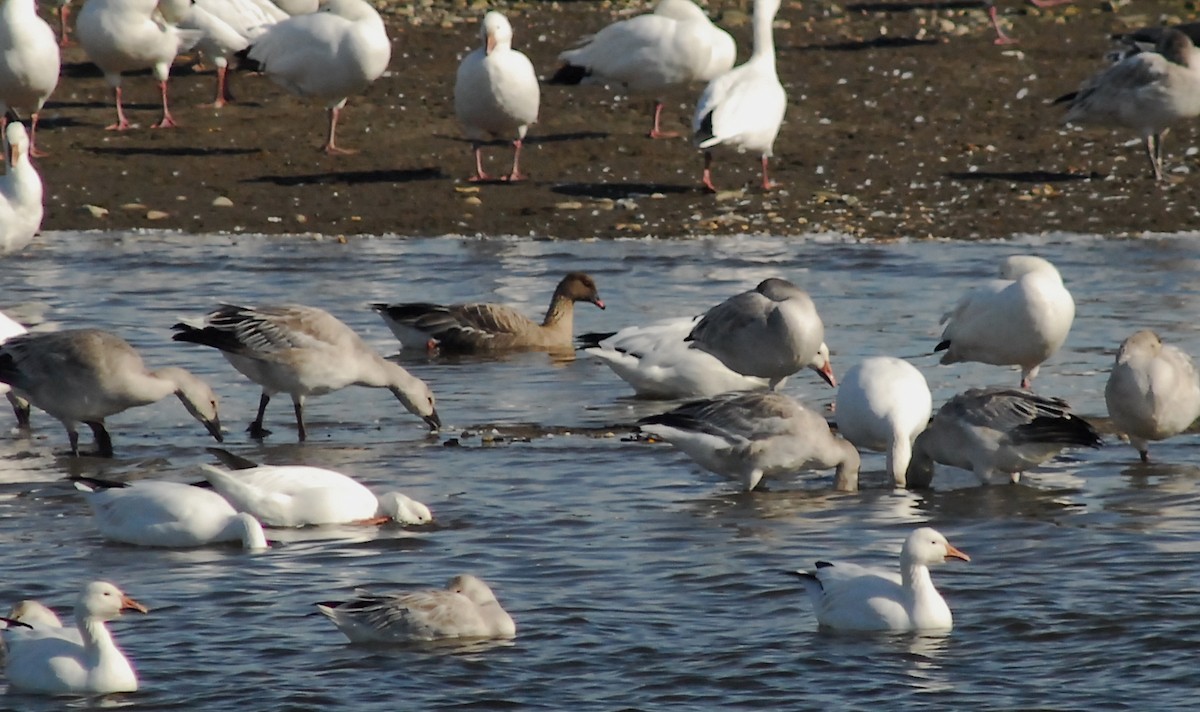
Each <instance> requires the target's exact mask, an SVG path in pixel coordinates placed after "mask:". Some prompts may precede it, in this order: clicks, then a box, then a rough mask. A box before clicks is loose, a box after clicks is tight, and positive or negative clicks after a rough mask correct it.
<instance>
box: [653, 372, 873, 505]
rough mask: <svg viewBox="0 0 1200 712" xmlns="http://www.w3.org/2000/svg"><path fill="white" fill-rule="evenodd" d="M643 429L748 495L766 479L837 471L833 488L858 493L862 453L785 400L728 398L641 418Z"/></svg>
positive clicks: (758, 396) (762, 396)
mask: <svg viewBox="0 0 1200 712" xmlns="http://www.w3.org/2000/svg"><path fill="white" fill-rule="evenodd" d="M637 424H638V428H639V429H640V430H641V431H642V432H645V433H650V434H651V435H655V436H658V437H660V438H662V439H663V440H666V441H667V442H669V443H671V444H672V445H674V446H676V447H678V448H679V449H680V450H682V451H683V452H684V454H686V455H687V456H688V457H690V458H692V459H693V460H695V461H696V462H697V463H699V464H700V465H701V466H702V467H704V468H705V469H708V470H711V471H713V472H716V473H717V474H721V475H727V476H732V477H737V478H738V480H739V481H740V482H741V485H742V487H743V488H744V489H745V490H746V491H747V492H749V491H751V490H753V489H754V488H755V487H757V486H758V484H759V482H761V481H762V478H763V477H764V476H767V475H776V474H783V473H789V472H802V471H806V470H824V469H828V468H830V467H835V468H837V469H836V471H835V472H834V487H835V488H837V489H839V490H845V491H853V490H856V489H858V469H859V464H860V459H859V456H858V451H857V450H855V449H854V446H853V445H851V444H850V443H849V442H847V441H845V440H843V439H842V438H839V437H838V436H836V435H834V434H833V433H832V432H831V431H830V430H829V424H828V423H826V422H825V418H823V417H821V416H820V415H819V414H817V413H814V412H812V411H811V410H809V409H807V408H805V407H804V406H802V405H800V404H799V403H797V402H796V401H794V400H792V399H791V398H788V397H787V396H785V395H781V394H779V393H775V392H773V391H767V392H762V393H727V394H725V395H722V396H717V397H716V398H711V399H706V400H698V401H692V402H691V403H686V404H684V405H682V406H680V407H678V408H676V409H675V410H672V411H670V412H667V413H662V414H660V415H652V416H649V417H647V418H642V419H641V420H639V421H638V422H637Z"/></svg>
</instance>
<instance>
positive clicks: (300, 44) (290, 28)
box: [90, 0, 392, 154]
mask: <svg viewBox="0 0 1200 712" xmlns="http://www.w3.org/2000/svg"><path fill="white" fill-rule="evenodd" d="M90 1H92V2H94V1H95V0H90ZM247 56H248V58H249V59H251V60H253V61H254V62H257V63H258V65H259V67H260V68H261V70H262V71H263V72H264V73H265V74H266V75H267V76H268V77H270V78H271V80H272V81H274V82H275V83H276V84H278V85H280V86H281V87H283V88H284V89H287V90H288V91H289V92H291V93H292V94H295V95H297V96H301V97H306V98H311V99H315V100H317V101H323V102H325V105H326V106H327V107H328V108H329V135H328V137H327V138H326V140H325V145H324V146H322V147H321V150H323V151H324V152H325V153H327V154H339V153H354V152H355V151H352V150H349V149H345V148H341V147H339V146H338V145H337V142H336V140H335V138H336V134H337V122H338V116H339V114H340V113H341V111H342V107H343V106H345V105H346V99H347V98H348V97H350V96H351V95H353V94H361V93H363V92H364V91H366V90H367V88H368V87H369V86H371V83H372V82H374V81H375V80H376V79H378V78H379V77H380V76H382V75H383V72H384V70H386V69H387V66H388V62H389V61H390V60H391V58H392V43H391V40H389V39H388V36H387V30H386V29H385V28H384V25H383V18H381V17H380V16H379V13H378V12H376V11H375V8H373V7H371V6H370V5H369V4H367V3H366V2H364V1H363V0H326V1H325V2H324V3H323V4H322V5H321V6H320V8H319V9H318V10H317V11H316V12H314V13H312V14H309V15H296V16H294V17H290V18H288V19H286V20H284V21H283V22H280V23H277V24H276V25H274V26H272V27H271V29H269V30H267V31H266V32H264V33H263V34H262V35H260V36H259V37H258V38H257V39H255V40H254V42H253V43H252V44H251V45H250V50H249V53H248V55H247Z"/></svg>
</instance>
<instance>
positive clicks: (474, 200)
mask: <svg viewBox="0 0 1200 712" xmlns="http://www.w3.org/2000/svg"><path fill="white" fill-rule="evenodd" d="M463 202H464V203H466V204H467V205H483V201H482V200H480V199H479V196H477V195H472V196H468V197H467V199H466V200H464V201H463Z"/></svg>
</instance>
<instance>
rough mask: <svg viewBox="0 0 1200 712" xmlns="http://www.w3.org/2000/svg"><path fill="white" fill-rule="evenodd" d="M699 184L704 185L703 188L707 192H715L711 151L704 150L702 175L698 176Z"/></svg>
mask: <svg viewBox="0 0 1200 712" xmlns="http://www.w3.org/2000/svg"><path fill="white" fill-rule="evenodd" d="M700 185H702V186H704V190H706V191H707V192H709V193H715V192H717V189H716V187H714V186H713V182H712V152H711V151H705V152H704V175H703V176H702V177H701V178H700Z"/></svg>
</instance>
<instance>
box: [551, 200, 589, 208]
mask: <svg viewBox="0 0 1200 712" xmlns="http://www.w3.org/2000/svg"><path fill="white" fill-rule="evenodd" d="M554 208H555V209H556V210H581V209H582V208H583V203H581V202H579V201H578V200H564V201H563V202H561V203H555V204H554Z"/></svg>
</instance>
